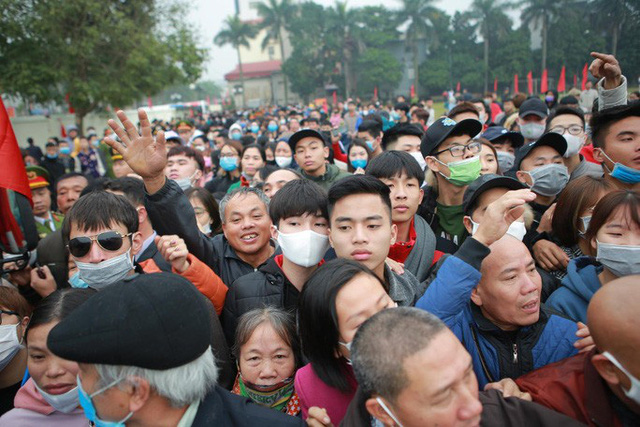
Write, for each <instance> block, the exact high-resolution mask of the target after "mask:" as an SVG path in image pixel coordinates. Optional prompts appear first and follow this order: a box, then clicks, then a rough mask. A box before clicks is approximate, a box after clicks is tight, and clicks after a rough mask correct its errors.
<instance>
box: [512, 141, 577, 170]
mask: <svg viewBox="0 0 640 427" xmlns="http://www.w3.org/2000/svg"><path fill="white" fill-rule="evenodd" d="M545 145H546V146H548V147H551V148H553V149H554V150H556V151H557V152H558V153H560V155H561V156H564V153H565V152H566V151H567V140H566V139H564V136H562V135H560V134H559V133H555V132H547V133H545V134H544V135H542V136H541V137H540V138H539V139H538V140H537V141H534V142H532V143H529V144H526V145H523V146H522V147H520V149H519V150H518V151H517V152H516V160H515V163H514V164H513V170H519V169H520V163H522V161H523V160H524V159H525V158H526V157H527V156H528V155H529V153H530V152H531V150H533V149H534V148H537V147H542V146H545Z"/></svg>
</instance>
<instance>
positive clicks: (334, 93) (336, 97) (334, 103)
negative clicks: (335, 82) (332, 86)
mask: <svg viewBox="0 0 640 427" xmlns="http://www.w3.org/2000/svg"><path fill="white" fill-rule="evenodd" d="M333 105H338V92H337V91H335V90H334V91H333Z"/></svg>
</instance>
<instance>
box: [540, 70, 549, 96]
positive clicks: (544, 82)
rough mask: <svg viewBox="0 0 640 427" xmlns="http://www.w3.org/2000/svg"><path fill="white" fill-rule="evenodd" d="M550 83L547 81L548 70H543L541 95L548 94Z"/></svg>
mask: <svg viewBox="0 0 640 427" xmlns="http://www.w3.org/2000/svg"><path fill="white" fill-rule="evenodd" d="M548 90H549V82H548V81H547V69H546V68H545V69H544V70H542V80H541V81H540V93H547V91H548Z"/></svg>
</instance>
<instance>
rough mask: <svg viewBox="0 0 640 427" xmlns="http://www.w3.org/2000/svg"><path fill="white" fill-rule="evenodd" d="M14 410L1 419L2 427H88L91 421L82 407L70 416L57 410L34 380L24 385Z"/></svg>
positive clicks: (17, 395) (17, 397) (30, 379)
mask: <svg viewBox="0 0 640 427" xmlns="http://www.w3.org/2000/svg"><path fill="white" fill-rule="evenodd" d="M14 406H15V407H14V409H12V410H10V411H9V412H7V413H6V414H4V415H3V416H2V418H0V426H2V427H5V426H7V427H9V426H47V427H87V426H88V425H89V420H88V419H87V418H86V417H85V415H84V411H83V410H82V408H81V407H80V406H78V407H77V408H76V409H74V410H73V412H71V413H69V414H64V413H62V412H59V411H57V410H55V409H54V408H53V407H52V406H51V405H49V404H48V403H47V401H46V400H44V397H42V395H41V394H40V393H39V392H38V390H37V389H36V385H35V383H34V382H33V378H29V380H28V381H27V382H26V383H25V385H23V386H22V387H21V388H20V390H19V391H18V394H16V399H15V402H14Z"/></svg>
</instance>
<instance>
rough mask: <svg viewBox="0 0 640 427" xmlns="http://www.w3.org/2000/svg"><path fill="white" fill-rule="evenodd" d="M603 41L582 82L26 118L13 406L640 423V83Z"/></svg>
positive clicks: (6, 290) (147, 417) (7, 380)
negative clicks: (31, 227) (31, 230)
mask: <svg viewBox="0 0 640 427" xmlns="http://www.w3.org/2000/svg"><path fill="white" fill-rule="evenodd" d="M592 56H593V57H594V60H593V62H592V64H591V67H590V71H591V74H592V76H593V78H594V80H593V85H592V83H589V84H588V86H587V88H586V89H585V90H584V91H582V92H581V91H578V90H576V91H571V92H570V93H569V94H568V95H567V96H564V97H562V98H560V99H559V96H558V94H557V93H556V92H554V91H550V92H548V93H546V94H540V95H539V96H526V95H524V94H521V93H516V94H512V95H510V96H508V97H505V98H503V99H502V100H501V101H499V100H498V97H497V96H496V94H494V93H487V94H485V96H484V97H480V98H473V96H471V95H470V94H468V93H466V92H465V93H462V94H450V97H448V99H447V102H446V103H447V111H446V114H445V115H443V116H442V117H437V116H436V113H435V111H434V107H433V100H432V99H426V100H407V99H406V98H405V97H402V96H399V97H398V98H397V99H396V100H395V102H393V103H387V104H385V103H380V102H378V100H373V101H371V102H367V101H361V100H352V99H349V100H347V101H346V102H344V103H338V104H337V105H332V106H328V105H322V106H308V107H304V106H286V107H277V106H272V107H268V108H262V109H255V110H250V111H227V112H224V113H215V114H210V115H204V116H203V115H196V116H195V117H192V118H190V119H176V120H171V121H163V120H150V119H149V117H148V116H147V114H146V113H145V111H144V110H139V111H138V117H127V116H126V115H125V114H124V113H123V112H122V111H118V112H117V118H118V121H116V120H109V121H108V127H107V128H106V129H105V130H104V132H103V135H101V136H98V134H97V132H96V130H95V129H92V128H90V129H87V130H86V131H85V132H84V133H83V132H82V130H81V129H78V128H76V127H69V128H67V129H64V131H65V132H64V135H61V136H60V137H52V138H50V139H49V140H48V141H47V142H46V144H45V146H44V152H42V150H41V148H39V147H38V146H37V145H36V144H35V142H34V141H33V140H30V141H29V146H28V147H27V148H25V149H23V158H24V162H25V166H26V173H27V178H28V181H29V186H30V188H31V194H32V201H33V208H32V213H33V220H34V224H35V227H36V229H37V233H38V236H39V239H40V240H39V242H38V244H37V249H36V250H35V251H34V252H33V253H32V254H31V257H30V260H29V261H28V262H17V261H16V262H12V263H8V264H5V266H4V269H3V277H2V286H0V313H1V316H2V317H1V323H0V330H1V331H2V333H1V334H0V415H1V417H0V426H41V425H47V426H86V425H89V423H91V425H95V426H122V425H131V426H133V425H140V426H143V425H154V426H155V425H158V426H159V425H167V426H178V427H187V426H204V425H213V424H216V425H218V424H219V425H234V426H235V425H247V426H249V425H251V426H254V425H260V426H262V425H273V426H289V425H291V426H293V425H305V424H308V425H310V426H314V427H320V426H330V425H343V426H382V425H384V426H416V427H417V426H436V425H444V426H453V425H479V424H482V425H487V426H502V425H505V426H506V425H526V426H539V425H548V426H556V425H564V426H573V425H593V426H605V425H606V426H633V425H640V358H638V357H637V354H638V352H639V351H640V333H639V332H638V328H636V327H635V325H634V321H633V319H634V318H635V314H636V313H637V312H638V311H640V287H638V281H639V280H640V193H639V192H638V191H639V190H640V101H638V100H637V99H636V98H638V94H637V93H632V94H628V90H627V82H626V78H625V77H624V76H623V74H622V70H621V69H620V66H619V64H618V62H617V60H616V58H614V57H613V56H610V55H604V54H599V53H592ZM4 256H5V257H8V256H9V254H4ZM634 355H635V356H634Z"/></svg>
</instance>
